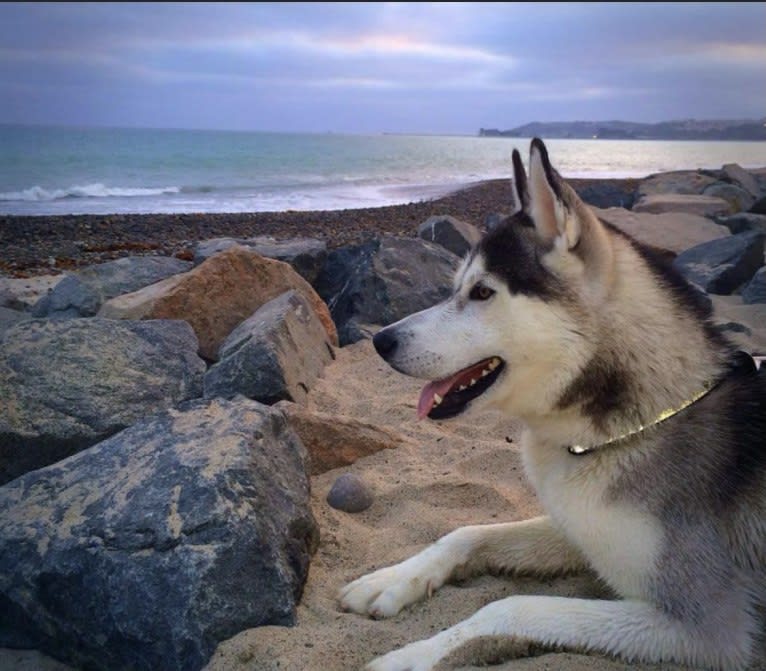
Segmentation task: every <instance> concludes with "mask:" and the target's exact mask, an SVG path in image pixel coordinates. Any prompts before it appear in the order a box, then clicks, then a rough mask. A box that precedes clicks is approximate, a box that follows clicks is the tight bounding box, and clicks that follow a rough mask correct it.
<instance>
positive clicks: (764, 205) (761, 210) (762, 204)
mask: <svg viewBox="0 0 766 671" xmlns="http://www.w3.org/2000/svg"><path fill="white" fill-rule="evenodd" d="M750 212H752V213H753V214H766V196H764V197H763V198H759V199H758V200H756V201H755V202H754V203H753V205H752V207H751V208H750Z"/></svg>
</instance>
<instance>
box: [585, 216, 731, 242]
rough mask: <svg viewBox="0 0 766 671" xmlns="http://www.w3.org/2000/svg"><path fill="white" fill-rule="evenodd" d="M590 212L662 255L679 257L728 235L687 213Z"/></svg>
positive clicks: (723, 230) (703, 218) (726, 231)
mask: <svg viewBox="0 0 766 671" xmlns="http://www.w3.org/2000/svg"><path fill="white" fill-rule="evenodd" d="M592 209H593V212H594V213H595V214H596V216H597V217H598V218H599V219H601V220H603V221H606V222H607V223H609V224H611V225H612V226H615V227H616V228H619V229H620V230H621V231H623V232H624V233H627V234H628V235H630V236H631V237H633V238H635V239H636V240H638V241H639V242H642V243H644V244H645V245H649V246H650V247H653V248H655V249H657V250H660V251H662V252H671V253H673V254H679V253H680V252H682V251H684V250H685V249H689V248H690V247H694V246H696V245H699V244H702V243H703V242H709V241H710V240H717V239H719V238H725V237H727V236H728V235H729V231H728V230H727V229H726V228H725V227H724V226H720V225H718V224H716V223H714V222H712V221H710V219H708V218H707V217H701V216H699V215H698V214H689V213H688V212H666V213H664V214H649V213H644V212H630V211H628V210H624V209H622V208H621V207H611V208H609V209H608V210H601V209H598V208H595V207H594V208H592Z"/></svg>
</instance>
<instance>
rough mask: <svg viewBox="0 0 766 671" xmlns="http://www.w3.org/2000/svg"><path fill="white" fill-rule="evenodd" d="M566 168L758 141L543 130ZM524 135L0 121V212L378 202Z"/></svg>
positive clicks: (422, 192) (408, 197) (486, 158)
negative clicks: (601, 136) (582, 135)
mask: <svg viewBox="0 0 766 671" xmlns="http://www.w3.org/2000/svg"><path fill="white" fill-rule="evenodd" d="M546 144H547V146H548V150H549V153H550V155H551V158H552V160H553V162H554V165H556V167H557V168H558V170H559V171H560V172H561V173H562V174H563V175H564V176H565V177H594V178H610V177H642V176H645V175H648V174H651V173H655V172H663V171H668V170H676V169H690V168H720V167H721V166H722V165H723V164H725V163H739V164H740V165H742V166H743V167H745V168H753V167H764V166H766V143H764V142H691V141H678V142H665V141H649V140H641V141H623V140H555V139H552V140H546ZM514 148H518V149H519V150H520V151H521V153H522V156H526V154H527V152H528V150H529V139H528V138H486V137H478V136H412V135H385V134H381V135H343V134H300V133H266V132H239V131H236V132H235V131H207V130H152V129H115V128H63V127H39V126H0V214H25V215H50V214H55V215H61V214H85V213H93V214H111V213H174V212H175V213H180V212H263V211H282V210H336V209H345V208H359V207H377V206H381V205H391V204H397V203H407V202H413V201H419V200H425V199H428V198H433V197H436V196H439V195H442V194H445V193H448V192H450V191H453V190H455V189H457V188H460V187H461V186H464V185H467V184H471V183H473V182H477V181H480V180H485V179H496V178H507V177H509V176H510V173H511V152H512V150H513V149H514Z"/></svg>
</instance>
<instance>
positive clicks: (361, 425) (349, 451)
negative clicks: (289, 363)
mask: <svg viewBox="0 0 766 671" xmlns="http://www.w3.org/2000/svg"><path fill="white" fill-rule="evenodd" d="M274 407H276V408H279V409H281V410H283V411H284V412H285V414H286V415H287V418H288V421H289V423H290V426H291V427H292V428H293V430H294V431H295V432H296V433H297V434H298V436H299V437H300V439H301V442H302V443H303V444H304V445H305V447H306V449H307V450H308V452H309V455H310V461H311V475H318V474H320V473H324V472H325V471H329V470H332V469H333V468H340V467H341V466H348V465H350V464H353V463H354V462H355V461H356V460H357V459H360V458H362V457H366V456H368V455H370V454H374V453H375V452H379V451H380V450H387V449H391V448H395V447H401V446H402V445H404V444H405V438H404V437H403V436H401V435H399V434H397V433H394V432H393V431H389V430H388V429H383V428H381V427H379V426H375V425H373V424H368V423H366V422H360V421H359V420H356V419H352V418H351V417H344V416H342V415H336V414H328V413H324V412H316V411H311V410H306V409H305V408H303V407H301V406H299V405H297V404H295V403H290V402H289V401H280V402H279V403H277V404H276V405H275V406H274Z"/></svg>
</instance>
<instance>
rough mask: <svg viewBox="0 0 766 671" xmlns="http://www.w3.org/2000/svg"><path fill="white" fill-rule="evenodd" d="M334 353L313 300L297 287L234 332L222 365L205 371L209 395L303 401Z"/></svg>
mask: <svg viewBox="0 0 766 671" xmlns="http://www.w3.org/2000/svg"><path fill="white" fill-rule="evenodd" d="M333 357H334V355H333V348H332V345H331V343H330V341H329V339H328V337H327V331H325V329H324V327H323V326H322V322H321V321H319V317H317V315H316V313H315V312H314V310H313V309H312V307H311V304H310V303H309V302H308V301H307V300H306V299H305V298H304V297H303V296H302V295H301V294H299V293H298V292H297V291H294V290H293V291H287V292H285V293H283V294H282V295H281V296H278V297H277V298H275V299H273V300H271V301H269V302H268V303H266V304H265V305H263V306H261V307H260V308H258V310H256V311H255V313H253V315H252V316H251V317H250V318H249V319H246V320H245V321H244V322H242V323H241V324H240V325H239V326H238V327H237V328H236V329H234V331H232V332H231V333H230V334H229V336H228V338H226V340H225V341H224V343H223V345H221V349H220V352H219V360H218V363H216V364H215V365H214V366H212V367H211V368H210V370H208V372H207V374H206V375H205V396H206V397H214V396H224V397H227V398H230V397H232V396H234V395H236V394H242V395H244V396H247V397H248V398H253V399H256V400H258V401H261V402H262V403H269V404H271V403H276V402H277V401H297V402H304V401H305V400H306V395H307V393H308V391H309V389H311V388H312V387H313V386H314V383H315V382H316V380H317V379H318V378H319V377H320V376H321V375H322V371H323V370H324V367H325V366H326V365H327V364H328V363H330V361H332V360H333Z"/></svg>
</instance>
